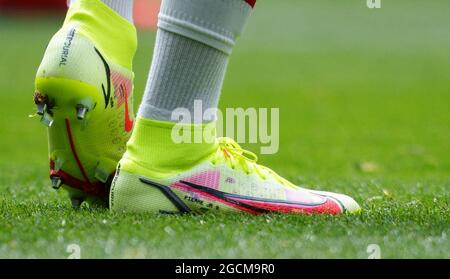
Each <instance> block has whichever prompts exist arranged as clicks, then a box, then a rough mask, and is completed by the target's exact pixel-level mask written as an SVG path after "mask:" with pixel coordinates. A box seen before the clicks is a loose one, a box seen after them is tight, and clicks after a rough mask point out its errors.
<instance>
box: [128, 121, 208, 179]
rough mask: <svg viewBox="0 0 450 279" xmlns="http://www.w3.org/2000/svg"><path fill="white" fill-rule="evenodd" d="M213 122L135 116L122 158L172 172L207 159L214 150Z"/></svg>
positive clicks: (154, 168)
mask: <svg viewBox="0 0 450 279" xmlns="http://www.w3.org/2000/svg"><path fill="white" fill-rule="evenodd" d="M215 138H216V128H215V123H208V124H181V123H174V122H166V121H159V120H152V119H145V118H141V117H138V118H137V121H136V124H135V127H134V130H133V134H132V136H131V138H130V140H129V141H128V143H127V151H126V152H125V154H124V156H123V159H122V161H129V162H130V161H132V162H135V163H136V164H137V165H139V166H141V167H143V168H145V169H146V170H147V171H152V172H155V173H158V174H161V175H163V174H167V175H172V174H173V173H176V172H181V171H184V170H187V169H189V168H191V167H192V166H194V165H196V164H198V163H200V162H202V161H204V160H206V159H207V158H209V157H210V156H211V155H212V154H213V153H214V152H215V151H216V150H217V142H216V140H215Z"/></svg>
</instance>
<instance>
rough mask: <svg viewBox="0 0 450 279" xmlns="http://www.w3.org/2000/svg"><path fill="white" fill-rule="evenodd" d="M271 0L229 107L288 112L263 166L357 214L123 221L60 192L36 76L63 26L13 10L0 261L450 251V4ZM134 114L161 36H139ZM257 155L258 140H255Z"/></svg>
mask: <svg viewBox="0 0 450 279" xmlns="http://www.w3.org/2000/svg"><path fill="white" fill-rule="evenodd" d="M365 2H366V1H362V0H349V1H331V0H330V1H324V0H320V1H297V0H283V1H259V3H258V4H257V7H256V10H255V12H254V14H253V16H252V18H251V20H250V22H249V24H248V26H247V29H246V32H245V34H244V36H242V38H240V40H239V41H238V44H237V46H236V48H235V49H234V53H233V56H232V59H231V62H230V65H229V70H228V75H227V78H226V81H225V85H224V89H223V95H222V96H223V98H222V100H221V107H222V108H225V107H238V106H241V107H278V108H280V150H279V152H278V153H277V154H275V155H270V156H268V155H264V156H261V158H260V161H261V162H262V163H264V164H266V165H269V166H270V167H272V168H273V169H274V170H276V171H277V172H278V173H280V174H281V175H283V176H285V177H287V178H288V179H290V180H292V181H293V182H295V183H298V184H302V185H308V186H309V187H311V188H315V189H324V190H331V191H337V192H343V193H347V194H349V195H351V196H353V197H355V199H356V200H357V201H358V202H359V203H360V204H361V205H362V207H363V212H362V214H361V215H357V216H338V217H330V216H298V215H265V216H257V217H254V216H248V215H243V214H241V215H226V214H223V215H203V216H201V215H200V216H163V215H161V216H153V215H147V214H138V215H135V214H111V213H109V212H108V211H106V210H103V209H96V208H89V207H83V208H82V209H80V210H73V209H72V208H71V207H70V204H69V201H68V199H67V198H66V195H65V194H64V193H62V192H57V191H54V190H53V189H51V187H50V181H49V179H48V177H47V176H48V162H47V143H46V131H45V129H44V127H43V126H42V125H41V124H40V123H39V121H37V120H36V119H30V118H28V115H29V114H31V113H32V112H33V111H34V106H33V102H32V94H33V80H34V74H35V70H36V68H37V66H38V65H39V62H40V59H41V56H42V54H43V51H44V48H45V46H46V44H47V42H48V41H49V39H50V37H51V35H52V34H53V33H54V32H55V31H56V30H57V28H58V26H59V25H60V24H61V21H62V19H61V18H48V19H45V20H33V21H31V20H23V19H22V20H18V19H12V18H6V17H0V92H1V95H0V96H1V97H2V102H1V104H0V105H1V109H0V135H1V139H0V258H18V257H50V258H54V257H57V258H65V257H67V256H68V255H69V254H68V253H67V252H66V248H67V246H68V245H69V244H72V243H75V244H78V245H80V247H81V257H83V258H92V257H106V258H111V257H115V258H117V257H118V258H122V257H148V258H172V257H175V258H198V257H208V258H209V257H212V258H232V257H237V258H249V257H250V258H272V257H274V258H323V257H326V258H328V257H330V258H341V257H343V258H367V257H368V256H369V253H368V252H367V250H366V249H367V246H368V245H369V244H377V245H379V247H380V249H381V257H383V258H416V257H418V258H438V257H443V258H449V257H450V244H449V243H450V242H449V238H450V210H449V200H450V199H449V189H450V91H449V88H450V58H449V50H450V31H449V30H450V14H449V11H450V9H449V8H450V7H449V3H448V1H444V0H440V1H419V0H414V1H406V0H404V1H382V8H381V9H368V8H367V7H366V4H365ZM139 39H140V45H139V50H138V53H137V56H136V60H135V72H136V74H137V77H136V82H135V83H136V91H135V94H136V95H135V96H136V98H135V101H136V107H137V105H138V102H139V101H140V99H141V96H142V92H143V89H144V86H145V82H146V77H147V72H148V68H149V63H150V59H151V50H152V47H153V42H154V33H151V32H146V33H144V32H141V33H139ZM245 147H246V148H249V149H251V150H254V151H257V150H258V146H257V145H246V146H245Z"/></svg>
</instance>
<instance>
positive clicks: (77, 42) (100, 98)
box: [34, 0, 137, 207]
mask: <svg viewBox="0 0 450 279" xmlns="http://www.w3.org/2000/svg"><path fill="white" fill-rule="evenodd" d="M136 47H137V38H136V30H135V28H134V26H133V25H132V24H131V23H130V22H128V21H127V20H125V19H124V18H122V17H121V16H119V15H118V14H117V13H116V12H115V11H113V10H111V9H110V8H109V7H108V6H106V5H105V4H103V3H102V2H101V1H98V0H79V1H77V2H76V3H75V4H73V5H71V8H70V9H69V10H68V12H67V16H66V19H65V21H64V24H63V26H62V28H61V29H60V30H59V31H58V32H57V33H56V34H55V35H54V36H53V38H52V39H51V41H50V43H49V44H48V46H47V49H46V51H45V54H44V58H43V60H42V62H41V65H40V66H39V69H38V71H37V75H36V80H35V88H36V89H35V93H34V103H35V104H36V106H37V113H36V116H38V117H39V118H40V121H41V122H42V123H43V124H44V125H45V126H47V129H48V148H49V159H50V178H51V182H52V187H53V188H55V189H58V188H60V187H61V186H62V187H63V188H65V189H67V190H68V191H69V196H70V198H71V200H72V205H73V206H74V207H77V206H79V205H80V204H81V203H82V202H83V201H85V200H90V199H91V198H92V199H95V200H102V201H104V202H105V204H106V202H107V197H108V195H109V185H110V182H111V179H112V177H113V174H114V171H115V167H116V165H117V162H118V161H119V159H120V157H121V156H122V154H123V152H124V151H125V144H126V142H127V140H128V139H129V137H130V135H131V130H132V127H133V122H134V116H133V96H132V94H133V76H134V74H133V72H132V61H133V57H134V54H135V52H136Z"/></svg>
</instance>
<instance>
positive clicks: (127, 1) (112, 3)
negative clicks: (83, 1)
mask: <svg viewBox="0 0 450 279" xmlns="http://www.w3.org/2000/svg"><path fill="white" fill-rule="evenodd" d="M93 1H97V0H93ZM100 1H101V2H103V3H105V4H106V5H108V7H110V8H111V9H113V10H114V11H116V12H117V13H118V14H119V15H121V16H122V17H124V18H125V19H127V20H128V21H129V22H131V23H133V4H134V0H100ZM75 2H77V0H68V1H67V4H68V5H69V7H70V5H72V4H73V3H75Z"/></svg>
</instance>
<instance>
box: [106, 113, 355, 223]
mask: <svg viewBox="0 0 450 279" xmlns="http://www.w3.org/2000/svg"><path fill="white" fill-rule="evenodd" d="M180 125H181V127H180ZM214 125H215V124H214V123H210V124H204V125H200V124H193V125H191V124H175V123H170V122H162V121H155V120H148V119H143V118H139V117H138V119H137V122H136V128H135V130H134V131H133V135H132V137H131V139H130V140H129V142H128V143H127V151H126V153H125V154H124V156H123V158H122V159H121V160H120V162H119V165H118V169H117V171H116V175H115V177H114V179H113V182H112V185H111V194H110V208H111V210H114V211H131V212H154V213H158V212H160V213H188V212H197V213H199V212H200V213H201V212H206V211H230V212H248V213H252V214H261V213H269V212H279V213H300V214H333V215H335V214H341V213H346V212H347V213H357V212H359V211H360V207H359V205H358V204H357V203H356V202H355V200H353V199H352V198H351V197H349V196H346V195H343V194H336V193H330V192H321V191H313V190H308V189H304V188H301V187H299V186H296V185H294V184H292V183H291V182H289V181H287V180H286V179H284V178H282V177H281V176H279V175H278V174H276V173H275V172H274V171H272V170H271V169H269V168H267V167H264V166H261V165H259V164H257V162H256V161H257V157H256V155H255V154H253V153H252V152H250V151H247V150H244V149H242V148H241V147H240V146H239V145H238V144H237V143H236V142H234V141H233V140H232V139H229V138H218V139H216V138H215V128H214ZM180 131H182V133H183V134H185V135H188V136H187V138H188V139H189V142H190V143H186V142H184V143H177V142H178V139H177V140H174V139H175V138H176V137H174V135H179V133H180ZM196 135H200V139H201V140H200V141H198V140H197V141H196ZM211 139H212V140H211Z"/></svg>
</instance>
